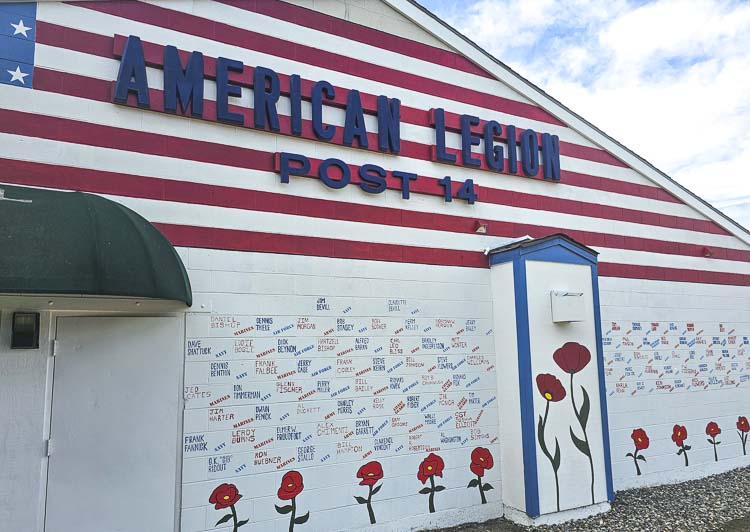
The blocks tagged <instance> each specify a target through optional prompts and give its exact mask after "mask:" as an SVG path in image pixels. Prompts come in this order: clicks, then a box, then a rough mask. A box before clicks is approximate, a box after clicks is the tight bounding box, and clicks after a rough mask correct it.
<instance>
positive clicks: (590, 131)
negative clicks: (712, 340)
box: [383, 0, 750, 246]
mask: <svg viewBox="0 0 750 532" xmlns="http://www.w3.org/2000/svg"><path fill="white" fill-rule="evenodd" d="M383 2H385V3H386V4H388V5H389V6H390V7H391V8H393V9H395V10H396V11H398V12H399V13H401V14H402V15H404V16H405V17H407V18H408V19H409V20H411V21H412V22H413V23H414V24H416V25H417V26H419V27H420V28H422V29H423V30H425V31H427V32H428V33H430V34H431V35H433V36H434V37H436V38H438V39H440V40H441V41H443V42H444V43H445V44H447V45H448V46H450V47H452V48H453V49H455V50H456V51H457V52H459V53H461V54H463V55H464V56H466V57H467V58H469V59H470V60H472V61H473V62H474V63H476V64H477V65H479V66H480V67H482V68H484V69H485V70H486V71H487V72H489V73H490V74H492V75H493V76H495V77H496V78H497V79H498V80H499V81H500V82H502V83H504V84H506V85H508V86H509V87H510V88H512V89H513V90H515V91H517V92H519V93H520V94H523V95H524V96H525V97H527V98H528V99H529V100H531V101H532V102H533V103H535V104H536V105H538V106H540V107H541V108H543V109H544V110H546V111H548V112H549V113H551V114H553V115H554V116H555V117H556V118H558V119H559V120H561V121H562V122H564V123H565V124H566V125H567V126H568V127H570V128H571V129H573V130H575V131H577V132H578V133H580V134H581V135H583V136H584V137H586V138H588V139H589V140H590V141H592V142H594V143H595V144H598V145H599V146H600V147H601V148H602V149H604V150H606V151H608V152H609V153H611V154H612V155H614V156H615V157H617V158H618V159H620V160H621V161H622V162H624V163H625V164H627V165H628V166H629V167H630V168H631V169H633V170H635V171H636V172H639V173H640V174H642V175H643V176H645V177H646V178H648V179H650V180H651V181H653V182H654V183H656V184H657V185H659V186H660V187H662V188H663V189H664V190H666V191H667V192H669V193H670V194H672V195H674V196H675V197H677V198H679V199H680V200H682V201H683V202H684V203H685V204H687V205H688V206H690V207H693V208H694V209H695V210H696V211H698V212H699V213H700V214H702V215H703V216H705V217H706V218H708V219H709V220H711V221H713V222H715V223H716V224H718V225H719V226H721V227H722V228H723V229H725V230H726V231H728V232H729V233H731V234H732V235H733V236H735V237H737V238H738V239H740V240H741V241H742V242H743V243H745V244H747V245H749V246H750V230H748V229H747V228H746V227H744V226H743V225H741V224H740V223H738V222H737V221H735V220H733V219H732V218H731V217H729V216H728V215H727V214H725V213H724V212H722V211H720V210H719V209H717V208H716V207H714V206H713V205H711V204H710V203H709V202H708V201H706V200H704V199H703V198H701V197H700V196H698V195H697V194H695V193H694V192H692V191H691V190H689V189H688V188H687V187H685V186H684V185H682V184H680V183H678V182H677V181H675V180H674V179H672V178H671V177H669V175H667V174H666V173H665V172H663V171H662V170H659V169H658V168H657V167H656V166H654V165H653V164H652V163H650V162H648V161H647V160H646V159H644V158H643V157H641V156H640V155H638V154H637V153H635V152H634V151H633V150H631V149H630V148H628V147H627V146H625V145H624V144H622V143H621V142H619V141H617V140H615V139H614V138H613V137H611V136H610V135H608V134H607V133H605V132H604V131H602V130H601V129H599V128H598V127H597V126H595V125H593V124H592V123H591V122H589V121H588V120H586V119H584V118H583V117H581V116H580V115H578V114H577V113H575V112H574V111H572V110H571V109H569V108H568V107H566V106H565V105H564V104H562V103H560V102H559V101H558V100H556V99H555V98H553V97H552V96H550V95H549V94H547V93H546V92H545V91H544V90H542V89H541V88H539V87H537V86H536V85H535V84H534V83H532V82H531V81H529V80H527V79H526V78H524V77H523V76H521V75H520V74H519V73H517V72H516V71H514V70H513V69H512V68H510V67H509V66H508V65H506V64H505V63H503V62H502V61H500V60H499V59H497V58H496V57H495V56H493V55H492V54H490V53H489V52H488V51H486V50H485V49H484V48H482V47H481V46H479V45H478V44H476V43H475V42H474V41H472V40H471V39H469V38H468V37H466V36H465V35H463V34H462V33H461V32H459V31H458V30H457V29H455V28H454V27H453V26H451V25H450V24H448V23H447V22H445V21H444V20H442V19H441V18H440V17H438V16H437V15H435V14H434V13H433V12H431V11H430V10H428V9H427V8H425V7H424V6H422V5H420V4H419V3H418V2H417V1H416V0H383ZM435 23H437V24H438V25H439V27H436V26H435ZM529 89H531V90H529Z"/></svg>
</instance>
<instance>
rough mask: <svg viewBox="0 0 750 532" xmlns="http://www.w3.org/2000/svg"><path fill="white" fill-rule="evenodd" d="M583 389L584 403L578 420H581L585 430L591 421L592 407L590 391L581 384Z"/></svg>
mask: <svg viewBox="0 0 750 532" xmlns="http://www.w3.org/2000/svg"><path fill="white" fill-rule="evenodd" d="M581 390H582V391H583V404H582V405H581V410H580V412H579V417H578V420H579V421H580V422H581V427H583V428H584V430H585V429H586V425H587V424H588V422H589V410H590V409H591V401H590V400H589V393H588V392H587V391H586V388H584V387H583V386H581Z"/></svg>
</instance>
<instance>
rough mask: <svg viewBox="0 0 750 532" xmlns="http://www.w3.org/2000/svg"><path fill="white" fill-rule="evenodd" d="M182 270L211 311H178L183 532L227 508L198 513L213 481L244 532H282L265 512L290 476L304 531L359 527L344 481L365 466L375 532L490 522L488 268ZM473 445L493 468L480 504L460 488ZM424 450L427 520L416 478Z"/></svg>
mask: <svg viewBox="0 0 750 532" xmlns="http://www.w3.org/2000/svg"><path fill="white" fill-rule="evenodd" d="M183 256H184V253H183ZM187 266H188V269H189V272H190V276H191V279H192V283H193V290H194V294H195V303H194V306H193V308H194V309H195V310H198V309H201V307H202V306H205V308H204V310H206V311H207V312H204V313H200V312H198V313H191V314H189V315H188V325H187V342H188V345H187V352H186V377H185V378H186V382H185V395H186V411H185V435H184V443H185V445H184V447H183V451H184V452H183V459H184V469H183V483H184V486H183V497H182V508H183V510H182V530H183V532H197V531H202V530H209V529H212V528H213V527H214V524H215V523H216V521H217V520H218V519H220V518H221V517H222V516H223V515H224V514H225V513H226V511H224V512H222V511H215V510H214V508H213V506H212V505H211V504H209V496H210V494H211V492H212V491H213V489H214V488H215V487H217V486H218V485H220V484H222V483H224V482H229V483H232V484H235V485H236V486H237V488H238V489H239V491H240V493H241V494H242V495H243V498H242V500H241V501H240V502H239V503H238V504H237V506H236V508H237V512H238V515H239V517H240V519H247V518H251V523H249V524H248V525H247V527H246V528H247V529H248V530H251V531H264V532H267V531H268V530H287V528H288V525H289V516H288V515H280V514H279V513H277V511H276V509H275V508H274V505H279V506H283V505H284V504H286V502H285V501H282V500H280V499H279V498H278V497H277V494H276V492H277V490H278V488H279V485H280V482H281V478H282V475H283V474H284V473H286V472H287V471H289V470H296V471H299V472H300V473H301V474H302V476H303V479H304V490H303V491H302V493H301V494H300V495H299V496H298V497H297V507H298V510H297V515H298V516H299V515H302V514H304V513H305V512H307V511H309V512H310V518H309V521H308V522H307V523H306V524H305V525H304V529H305V530H308V531H316V530H318V531H333V530H342V529H358V528H362V527H365V526H369V525H370V523H369V518H368V513H367V510H366V507H365V506H364V505H361V504H358V503H357V501H356V500H355V496H363V497H365V498H366V497H367V487H366V486H360V485H359V480H358V479H357V477H356V474H357V470H358V469H359V468H360V467H361V466H362V465H363V464H365V463H367V462H370V461H373V460H376V461H378V462H379V463H380V464H381V465H382V467H383V471H384V478H383V480H382V482H380V483H378V484H379V485H381V484H382V489H381V490H380V492H379V493H377V494H376V495H375V496H374V497H373V510H374V513H375V516H376V519H377V527H378V529H382V530H406V529H410V528H411V527H414V528H424V527H429V526H438V525H448V524H451V523H460V522H466V521H471V520H477V519H488V518H490V517H493V516H499V515H501V514H502V504H501V503H500V500H501V490H500V480H499V478H500V468H499V456H500V454H499V443H498V426H497V425H498V413H497V403H496V379H497V376H496V374H495V357H494V344H493V337H492V330H491V327H492V325H491V322H492V319H491V318H492V307H491V299H490V297H491V294H490V289H489V270H484V269H477V268H455V267H438V266H425V265H413V264H397V263H388V262H373V261H357V260H341V259H329V258H317V257H304V256H287V255H275V254H258V253H241V252H231V251H210V250H201V249H190V250H188V252H187ZM208 311H210V312H208ZM265 325H270V327H265ZM313 327H314V328H313ZM267 355H271V356H268V358H265V357H266V356H267ZM480 446H481V447H486V448H489V449H490V451H491V453H492V454H493V456H494V458H495V460H496V465H495V467H493V468H492V469H491V470H489V471H487V474H486V475H485V477H484V481H485V482H489V483H490V484H491V485H492V486H493V488H494V490H490V491H487V494H486V495H487V499H488V504H486V505H484V506H483V505H482V504H481V502H480V494H479V493H478V489H477V488H467V485H468V483H469V481H470V480H472V478H475V477H474V475H473V474H472V473H471V471H470V470H469V465H470V463H471V458H470V455H471V452H472V450H473V449H474V448H475V447H480ZM432 450H434V451H435V453H436V454H438V455H439V456H440V457H441V458H442V459H443V460H444V463H445V470H444V472H443V477H442V478H437V479H436V480H437V481H438V482H437V484H438V485H442V486H445V488H446V489H445V490H444V491H441V492H438V493H436V494H435V510H436V512H435V513H434V514H430V513H429V512H428V495H426V494H419V491H420V490H421V489H423V488H424V487H425V485H423V484H422V483H421V482H420V481H419V480H418V479H417V471H418V469H419V465H420V462H421V461H422V460H423V459H424V458H425V457H426V456H427V455H428V454H429V453H430V452H431V451H432ZM426 485H427V486H429V482H428V483H427V484H426ZM243 530H244V528H243Z"/></svg>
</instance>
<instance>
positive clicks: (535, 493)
mask: <svg viewBox="0 0 750 532" xmlns="http://www.w3.org/2000/svg"><path fill="white" fill-rule="evenodd" d="M528 260H535V261H546V262H556V263H563V264H581V265H584V266H589V267H590V268H591V283H592V299H593V306H594V330H595V335H596V361H597V371H598V375H599V404H600V407H601V419H602V445H603V447H604V470H605V476H606V485H607V499H608V500H609V501H610V502H611V501H613V500H614V489H613V485H612V457H611V454H610V448H609V418H608V414H607V392H606V384H605V380H604V350H603V348H602V324H601V312H600V309H599V272H598V267H597V257H596V255H595V254H592V253H588V252H587V251H586V250H584V249H582V248H581V247H579V246H576V245H575V244H572V243H570V242H568V241H567V240H566V239H564V238H553V239H550V240H546V241H544V242H541V243H540V244H538V245H534V244H533V242H532V243H530V245H527V246H525V247H517V248H513V249H509V250H508V251H504V252H499V253H494V254H492V255H490V265H494V264H502V263H506V262H511V261H512V262H513V275H514V293H515V298H516V336H517V341H518V385H519V393H520V401H521V435H522V438H523V468H524V488H525V500H526V514H527V515H529V517H532V518H535V517H538V516H539V515H540V514H539V479H538V471H537V461H536V449H537V441H536V429H535V423H534V379H533V375H532V373H531V343H530V338H529V304H528V297H527V280H526V261H528Z"/></svg>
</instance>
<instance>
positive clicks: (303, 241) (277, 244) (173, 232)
mask: <svg viewBox="0 0 750 532" xmlns="http://www.w3.org/2000/svg"><path fill="white" fill-rule="evenodd" d="M154 225H155V226H156V227H158V228H159V230H161V232H162V233H164V235H165V236H166V237H167V238H168V239H169V240H170V242H172V244H173V245H175V246H185V247H200V248H211V249H228V250H233V251H256V252H261V253H283V254H287V255H308V256H314V257H335V258H341V259H365V260H379V261H387V262H408V263H413V264H437V265H442V266H469V267H472V268H486V267H487V257H485V256H484V254H483V253H477V252H474V251H456V250H450V249H433V248H423V247H417V246H400V245H396V244H374V243H370V242H357V241H352V240H338V239H334V238H319V237H310V236H298V235H279V234H276V233H260V232H257V231H240V230H235V229H216V228H211V227H195V226H184V225H172V224H160V223H156V224H154Z"/></svg>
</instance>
